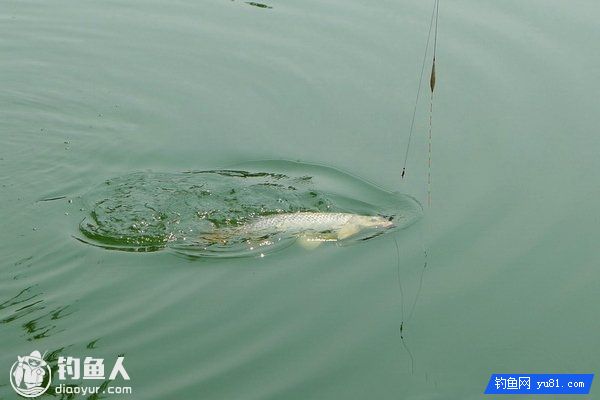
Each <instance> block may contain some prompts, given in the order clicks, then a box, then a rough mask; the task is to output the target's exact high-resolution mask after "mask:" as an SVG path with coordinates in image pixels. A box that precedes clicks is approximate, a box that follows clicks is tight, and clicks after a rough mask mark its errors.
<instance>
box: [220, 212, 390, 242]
mask: <svg viewBox="0 0 600 400" xmlns="http://www.w3.org/2000/svg"><path fill="white" fill-rule="evenodd" d="M393 226H394V224H393V223H392V222H391V221H389V220H388V219H386V218H384V217H381V216H370V215H359V214H351V213H342V212H294V213H281V214H273V215H267V216H261V217H258V218H255V219H254V220H251V221H250V222H248V223H246V224H244V225H240V226H238V227H235V228H229V229H225V230H222V231H220V232H218V236H220V237H221V238H223V239H224V240H226V238H231V237H244V238H255V237H261V236H268V235H273V234H277V233H285V234H286V235H290V236H310V237H312V238H313V239H319V238H323V239H325V238H327V239H329V240H343V239H346V238H348V237H350V236H353V235H355V234H357V233H358V232H360V231H362V230H364V229H387V228H391V227H393Z"/></svg>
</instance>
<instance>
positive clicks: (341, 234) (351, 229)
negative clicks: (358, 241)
mask: <svg viewBox="0 0 600 400" xmlns="http://www.w3.org/2000/svg"><path fill="white" fill-rule="evenodd" d="M359 231H360V227H359V226H358V225H354V224H347V225H344V226H343V227H342V229H340V230H339V231H338V234H337V238H338V239H339V240H344V239H347V238H349V237H350V236H352V235H356V234H357V233H358V232H359Z"/></svg>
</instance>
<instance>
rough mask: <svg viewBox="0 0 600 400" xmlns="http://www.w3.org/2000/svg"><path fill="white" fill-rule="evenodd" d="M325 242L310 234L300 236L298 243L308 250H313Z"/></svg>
mask: <svg viewBox="0 0 600 400" xmlns="http://www.w3.org/2000/svg"><path fill="white" fill-rule="evenodd" d="M322 243H323V242H322V241H320V240H315V238H313V237H310V236H300V237H299V238H298V244H300V246H302V247H304V248H305V249H307V250H313V249H316V248H317V247H319V246H320V245H321V244H322Z"/></svg>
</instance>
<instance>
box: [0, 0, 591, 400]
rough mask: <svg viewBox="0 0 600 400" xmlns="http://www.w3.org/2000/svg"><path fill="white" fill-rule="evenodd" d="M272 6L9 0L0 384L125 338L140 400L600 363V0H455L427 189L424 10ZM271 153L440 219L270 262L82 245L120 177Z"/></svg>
mask: <svg viewBox="0 0 600 400" xmlns="http://www.w3.org/2000/svg"><path fill="white" fill-rule="evenodd" d="M265 2H266V3H265V4H266V5H268V6H270V7H272V8H263V7H257V6H253V5H251V4H247V3H245V2H242V1H229V0H214V1H204V2H190V1H172V2H157V1H149V2H138V1H130V2H123V1H108V2H86V1H79V2H75V1H64V0H58V1H54V2H47V1H46V2H41V1H10V0H5V1H2V3H1V5H0V8H1V9H2V12H1V15H0V20H1V24H0V49H1V53H2V54H3V57H2V58H1V59H0V83H1V88H2V90H1V91H0V139H1V146H0V221H1V224H2V230H1V233H0V339H1V341H0V349H1V351H0V397H1V398H7V399H11V398H17V395H16V394H15V393H14V392H13V390H12V389H11V387H10V384H9V381H8V375H9V369H10V366H11V365H12V363H13V362H14V361H15V360H16V356H17V355H26V354H29V353H30V352H31V351H33V350H40V351H41V352H44V351H48V352H49V354H51V357H50V358H49V360H50V361H51V363H54V364H55V362H56V357H57V356H59V355H64V356H68V355H71V356H75V357H81V358H83V357H85V356H93V357H100V358H104V359H106V362H107V364H109V365H112V363H113V362H114V360H115V359H116V357H117V356H118V355H119V354H123V355H124V356H125V358H126V360H125V365H126V367H127V371H128V373H129V375H130V376H131V381H129V383H128V385H129V386H131V387H132V388H133V394H131V395H123V396H119V395H106V398H124V399H125V398H135V399H176V398H202V399H367V398H368V399H398V398H401V399H448V398H451V399H477V398H481V397H483V395H482V393H483V390H484V387H485V385H486V383H487V379H488V378H489V374H490V373H492V372H506V373H510V372H531V373H535V372H538V373H543V372H546V373H549V372H556V373H586V372H587V373H590V372H597V371H598V367H599V365H600V361H598V360H599V359H600V350H599V349H598V343H599V340H598V333H599V331H600V322H599V320H598V318H597V314H598V300H599V298H600V289H599V287H600V271H599V270H598V268H599V260H600V256H599V255H598V250H597V246H598V243H599V241H600V234H599V233H598V232H599V231H598V228H597V226H598V223H599V222H600V220H599V217H598V211H597V203H598V200H597V199H598V197H599V195H600V185H599V182H598V169H599V168H600V157H598V154H599V149H600V135H598V134H597V132H596V131H597V127H598V123H599V122H600V121H598V100H597V94H598V91H599V89H600V82H599V79H598V76H600V71H599V68H598V65H599V64H600V58H599V57H598V55H597V52H595V51H594V49H595V47H594V46H595V43H598V41H599V40H600V29H598V25H597V16H598V15H599V12H600V6H598V5H597V4H596V3H595V2H591V1H588V2H584V1H581V2H565V1H541V0H539V1H527V2H523V1H508V0H507V1H503V2H481V1H455V2H445V1H442V2H441V4H440V21H439V37H438V49H437V62H436V70H437V87H436V94H435V96H436V97H435V102H434V114H433V132H432V133H433V149H432V151H433V163H432V205H431V207H428V206H427V201H426V195H427V186H426V181H427V127H428V109H429V104H428V98H427V92H424V93H425V94H424V96H423V97H422V102H421V103H420V104H419V109H418V113H417V119H416V124H415V136H414V137H413V144H412V150H411V153H410V158H409V162H408V169H407V176H406V178H405V179H404V180H400V178H399V175H400V171H401V169H402V163H403V154H404V149H405V145H406V141H407V138H408V128H409V125H410V118H411V115H412V108H413V104H414V103H413V102H414V96H415V93H416V89H417V84H418V74H419V71H420V63H421V60H422V56H423V55H422V53H423V50H424V46H425V40H426V37H427V31H428V23H429V18H430V15H431V4H430V3H429V2H416V1H411V2H397V1H396V2H393V1H387V0H384V1H380V2H366V1H357V0H348V1H344V2H341V1H332V2H322V1H321V2H317V1H310V0H309V1H296V0H292V1H285V2H284V1H281V0H268V1H267V0H265ZM265 159H271V160H272V159H278V160H279V159H286V160H299V161H302V162H305V163H314V164H320V165H325V166H327V167H333V168H336V169H338V170H341V171H346V172H348V173H349V174H352V175H354V176H358V177H360V178H361V179H364V180H365V181H368V182H373V183H374V184H376V185H378V186H379V187H381V188H383V189H385V190H386V191H388V192H398V193H402V194H405V195H408V196H413V197H415V198H416V199H418V200H419V201H420V202H421V203H422V204H424V205H425V209H424V212H423V214H424V217H423V218H422V219H421V220H420V221H419V222H417V223H416V224H415V225H413V226H411V227H409V228H407V229H404V230H399V231H396V232H393V233H392V234H389V235H385V236H382V237H378V238H375V239H374V240H369V241H365V242H364V243H360V244H359V245H356V246H347V247H346V246H344V247H341V246H335V245H333V246H321V247H319V248H318V249H315V250H313V251H307V250H305V249H303V248H300V247H299V246H290V247H288V248H286V249H284V250H282V251H279V252H276V253H273V254H269V255H268V256H267V257H264V258H242V259H223V260H214V259H202V258H200V259H199V258H190V257H187V256H183V255H181V254H178V253H175V252H167V251H159V252H150V253H130V252H122V251H111V250H106V249H104V248H101V247H97V246H90V245H88V244H86V243H82V242H81V241H79V240H77V239H76V237H78V235H80V234H81V231H80V229H79V226H80V223H81V220H82V218H84V216H85V213H86V212H87V211H89V210H87V209H86V207H85V205H82V204H81V203H80V199H82V198H85V196H86V194H87V193H89V192H90V191H92V190H93V189H94V188H96V187H97V186H98V185H100V184H102V182H105V181H106V180H110V179H114V178H115V177H122V176H127V175H128V174H132V173H140V174H142V175H144V174H145V175H144V176H152V174H178V173H180V172H183V171H200V170H214V169H220V168H227V167H229V166H232V165H237V164H240V163H243V162H246V161H249V160H265ZM267 172H269V171H267ZM275 172H276V171H275ZM335 184H336V181H335V180H334V181H332V182H329V184H327V182H325V184H324V185H322V186H320V188H321V189H322V190H325V191H327V190H329V189H331V187H334V186H335ZM331 190H333V189H331ZM360 192H361V190H356V191H355V194H360ZM56 197H60V198H59V199H56V200H49V201H40V200H42V199H51V198H56ZM184 200H185V199H184ZM184 200H182V204H186V203H185V201H184ZM81 209H84V210H83V211H82V210H81ZM188 211H189V210H188ZM394 238H395V239H397V242H398V253H397V250H396V247H395V244H394V241H393V239H394ZM424 248H425V250H426V251H427V254H428V256H427V267H426V268H425V269H424V268H423V265H424V262H425V259H424V253H423V249H424ZM397 254H399V260H398V255H397ZM398 282H400V286H399V283H398ZM402 321H404V322H403V325H402V336H403V338H404V339H403V340H402V339H401V337H400V323H401V322H402ZM52 352H54V353H52ZM54 378H55V377H54ZM53 383H57V382H55V381H54V382H53ZM74 383H75V384H79V385H82V384H88V382H84V381H81V380H80V381H76V382H74ZM114 383H115V384H117V383H118V384H123V381H119V382H114ZM596 391H597V390H596ZM594 393H595V391H594V390H592V397H593V396H594ZM79 398H82V397H81V396H79Z"/></svg>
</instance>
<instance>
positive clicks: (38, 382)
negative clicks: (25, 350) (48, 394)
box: [10, 350, 52, 397]
mask: <svg viewBox="0 0 600 400" xmlns="http://www.w3.org/2000/svg"><path fill="white" fill-rule="evenodd" d="M51 375H52V374H51V372H50V366H48V363H46V361H44V360H43V359H42V355H41V354H40V352H39V351H37V350H34V351H32V352H31V354H30V355H28V356H23V357H21V356H17V361H16V362H15V363H14V364H13V365H12V367H11V368H10V384H11V386H12V387H13V389H14V390H15V392H17V393H18V394H20V395H21V396H23V397H37V396H39V395H41V394H42V393H44V392H45V391H46V390H48V388H49V387H50V379H51Z"/></svg>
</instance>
